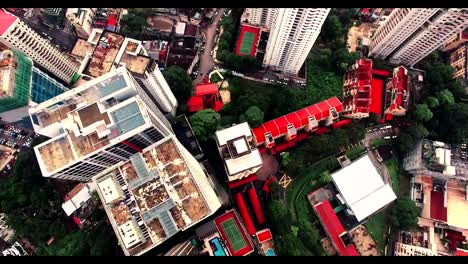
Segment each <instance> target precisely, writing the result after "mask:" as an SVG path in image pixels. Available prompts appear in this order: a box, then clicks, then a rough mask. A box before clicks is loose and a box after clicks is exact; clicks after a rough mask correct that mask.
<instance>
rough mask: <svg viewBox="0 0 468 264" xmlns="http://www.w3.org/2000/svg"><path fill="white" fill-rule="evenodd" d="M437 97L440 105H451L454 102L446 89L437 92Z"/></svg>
mask: <svg viewBox="0 0 468 264" xmlns="http://www.w3.org/2000/svg"><path fill="white" fill-rule="evenodd" d="M437 98H438V99H439V102H440V104H441V105H451V104H454V103H455V98H454V97H453V94H452V93H451V92H450V91H449V90H447V89H444V90H442V91H440V92H438V93H437Z"/></svg>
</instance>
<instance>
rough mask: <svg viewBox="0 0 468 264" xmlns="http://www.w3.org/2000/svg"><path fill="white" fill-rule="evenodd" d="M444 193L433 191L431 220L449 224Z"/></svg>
mask: <svg viewBox="0 0 468 264" xmlns="http://www.w3.org/2000/svg"><path fill="white" fill-rule="evenodd" d="M444 196H445V192H444V191H431V218H432V219H436V220H439V221H443V222H447V207H445V205H444Z"/></svg>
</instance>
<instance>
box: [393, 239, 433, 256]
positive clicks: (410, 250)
mask: <svg viewBox="0 0 468 264" xmlns="http://www.w3.org/2000/svg"><path fill="white" fill-rule="evenodd" d="M394 255H395V256H438V254H437V252H434V251H432V250H430V249H428V248H425V247H418V246H413V245H407V244H403V243H401V242H396V243H395V251H394Z"/></svg>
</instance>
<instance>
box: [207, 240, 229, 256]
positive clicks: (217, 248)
mask: <svg viewBox="0 0 468 264" xmlns="http://www.w3.org/2000/svg"><path fill="white" fill-rule="evenodd" d="M210 245H211V248H212V249H213V254H214V255H215V256H226V253H225V252H224V249H223V246H221V242H220V241H219V238H217V237H216V238H213V239H212V240H210Z"/></svg>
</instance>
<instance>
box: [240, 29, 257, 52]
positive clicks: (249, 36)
mask: <svg viewBox="0 0 468 264" xmlns="http://www.w3.org/2000/svg"><path fill="white" fill-rule="evenodd" d="M254 38H255V35H254V34H253V33H251V32H244V37H243V38H242V42H241V46H240V52H242V53H244V54H249V53H250V50H251V49H252V44H253V41H254Z"/></svg>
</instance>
